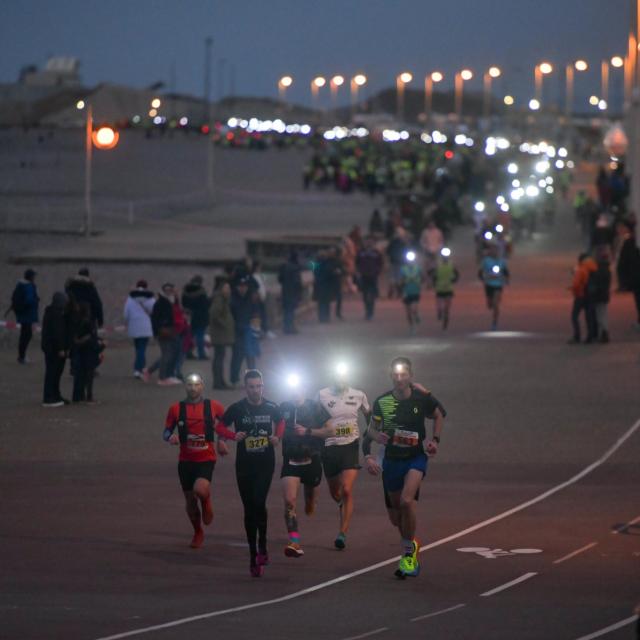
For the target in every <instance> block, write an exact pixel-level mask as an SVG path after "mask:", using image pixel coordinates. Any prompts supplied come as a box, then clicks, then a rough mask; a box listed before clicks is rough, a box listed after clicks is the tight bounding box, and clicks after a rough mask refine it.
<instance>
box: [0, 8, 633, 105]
mask: <svg viewBox="0 0 640 640" xmlns="http://www.w3.org/2000/svg"><path fill="white" fill-rule="evenodd" d="M632 4H633V2H632V0H227V1H224V0H222V1H214V0H181V1H178V2H176V1H175V0H111V1H108V0H107V1H105V0H101V1H97V0H56V1H53V0H3V1H2V3H0V54H1V55H0V82H13V81H15V79H16V78H17V75H18V72H19V69H20V68H21V67H22V66H24V65H26V64H29V63H35V64H37V65H38V66H41V65H43V64H44V63H45V61H46V59H47V58H48V57H49V56H50V55H66V56H74V57H77V58H79V59H80V60H81V63H82V67H81V70H82V77H83V80H84V82H85V84H87V85H89V86H91V85H94V84H97V83H99V82H103V81H106V82H113V83H120V84H126V85H132V86H136V87H144V86H148V85H150V84H152V83H154V82H155V81H164V82H165V84H166V85H167V88H171V87H172V86H173V87H175V90H176V91H178V92H181V93H191V94H196V95H202V94H203V66H204V40H205V37H207V36H209V35H210V36H212V37H213V39H214V46H213V67H212V74H211V78H212V86H213V89H212V96H213V97H218V96H219V95H220V87H219V84H220V83H219V79H220V77H221V75H222V76H223V77H224V79H225V80H224V85H225V89H224V93H225V94H228V93H229V92H230V88H231V86H232V83H234V80H233V79H232V76H234V77H235V83H234V84H235V93H236V94H240V95H255V96H272V97H275V96H276V94H277V91H276V82H277V79H278V77H280V76H281V75H283V74H285V73H288V74H291V75H292V76H293V78H294V85H293V86H292V87H291V89H290V91H289V96H290V99H291V100H292V101H296V102H305V103H309V101H310V97H309V82H310V80H311V78H313V77H314V76H315V75H317V74H322V75H333V74H336V73H341V74H343V75H345V76H350V75H353V74H355V73H356V72H363V73H365V74H366V75H367V77H368V78H369V84H368V86H367V91H368V92H369V93H371V92H375V91H378V90H380V89H382V88H385V87H389V86H392V85H393V82H394V77H395V76H396V74H397V73H399V72H400V71H404V70H405V69H406V70H410V71H412V72H413V73H414V76H415V77H416V81H414V84H413V86H414V87H415V88H418V87H419V86H420V85H419V83H420V84H421V82H422V80H421V79H422V78H424V75H425V74H426V73H427V72H429V71H431V70H434V69H438V70H441V71H443V72H444V73H445V76H446V81H445V82H444V83H443V84H442V88H443V89H450V88H452V78H453V74H454V73H455V71H457V70H460V69H461V68H463V67H469V68H471V69H472V70H474V71H475V72H476V77H475V78H474V80H472V81H470V82H469V83H468V85H467V86H468V89H467V88H465V91H467V90H469V91H472V90H474V89H475V90H480V88H481V78H480V76H481V73H482V72H483V71H484V70H485V69H486V68H487V67H488V66H490V65H493V64H495V65H498V66H500V67H501V68H502V69H503V71H504V75H503V78H501V79H500V80H499V81H498V82H497V83H496V85H495V89H496V94H499V95H503V94H504V93H514V94H515V95H516V97H517V98H519V99H520V100H524V99H528V98H530V97H531V95H532V94H533V67H534V65H535V64H536V63H537V62H540V61H542V60H549V61H550V62H552V63H554V64H555V65H556V71H555V72H554V74H553V76H552V77H549V78H548V79H546V80H545V92H549V93H548V95H550V96H554V95H557V94H558V92H559V91H560V88H561V87H562V86H563V81H564V80H563V78H564V71H563V70H564V65H565V64H566V63H567V62H568V61H570V60H575V59H577V58H584V59H586V60H587V61H588V62H589V63H590V69H589V71H587V72H586V73H584V74H579V77H578V78H577V80H576V96H577V98H578V100H580V104H582V101H583V100H584V102H585V104H586V97H587V96H588V95H590V94H591V93H599V74H600V61H601V60H602V59H603V58H610V57H611V56H612V55H614V54H620V55H624V53H625V47H626V37H627V33H628V29H629V22H630V14H631V5H632ZM222 58H224V59H225V62H224V63H221V62H220V61H221V59H222ZM172 69H174V72H172ZM561 69H562V73H559V72H560V70H561ZM221 72H222V73H221ZM172 77H173V78H175V82H172ZM418 79H420V80H418ZM611 82H612V85H611V87H612V88H611V101H612V102H616V101H617V100H619V97H620V94H621V86H622V71H621V70H615V71H614V70H612V76H611ZM325 92H326V88H325ZM347 100H348V97H347V91H346V89H345V87H343V89H342V92H341V94H340V102H347ZM321 101H324V102H325V104H326V103H328V96H326V95H325V96H324V97H322V96H321Z"/></svg>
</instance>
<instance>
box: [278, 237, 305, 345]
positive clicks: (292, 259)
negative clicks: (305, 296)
mask: <svg viewBox="0 0 640 640" xmlns="http://www.w3.org/2000/svg"><path fill="white" fill-rule="evenodd" d="M278 282H279V283H280V285H281V287H282V293H281V299H282V330H283V332H284V333H286V334H294V333H298V331H297V329H296V326H295V314H296V307H297V306H298V305H299V304H300V300H301V299H302V268H301V267H300V264H299V263H298V252H297V251H296V250H295V249H291V251H290V252H289V259H288V260H287V262H285V263H284V264H283V265H282V266H281V267H280V271H279V273H278Z"/></svg>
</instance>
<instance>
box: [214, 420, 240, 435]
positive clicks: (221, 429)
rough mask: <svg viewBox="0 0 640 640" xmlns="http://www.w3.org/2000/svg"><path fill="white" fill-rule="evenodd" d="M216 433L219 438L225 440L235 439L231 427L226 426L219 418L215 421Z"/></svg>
mask: <svg viewBox="0 0 640 640" xmlns="http://www.w3.org/2000/svg"><path fill="white" fill-rule="evenodd" d="M216 433H217V434H218V435H219V436H220V437H221V438H224V439H225V440H235V439H236V432H235V431H231V429H229V427H227V425H226V424H225V423H224V422H221V421H220V420H218V422H216Z"/></svg>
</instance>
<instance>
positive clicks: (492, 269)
mask: <svg viewBox="0 0 640 640" xmlns="http://www.w3.org/2000/svg"><path fill="white" fill-rule="evenodd" d="M491 271H493V273H500V267H499V266H498V265H497V264H494V265H493V267H491Z"/></svg>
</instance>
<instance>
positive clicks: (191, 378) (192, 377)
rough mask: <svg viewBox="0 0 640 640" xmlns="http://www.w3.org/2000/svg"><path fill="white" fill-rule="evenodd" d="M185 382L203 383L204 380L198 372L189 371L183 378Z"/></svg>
mask: <svg viewBox="0 0 640 640" xmlns="http://www.w3.org/2000/svg"><path fill="white" fill-rule="evenodd" d="M184 382H185V384H204V380H203V379H202V376H201V375H200V374H199V373H190V374H189V375H188V376H187V377H186V378H185V379H184Z"/></svg>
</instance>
